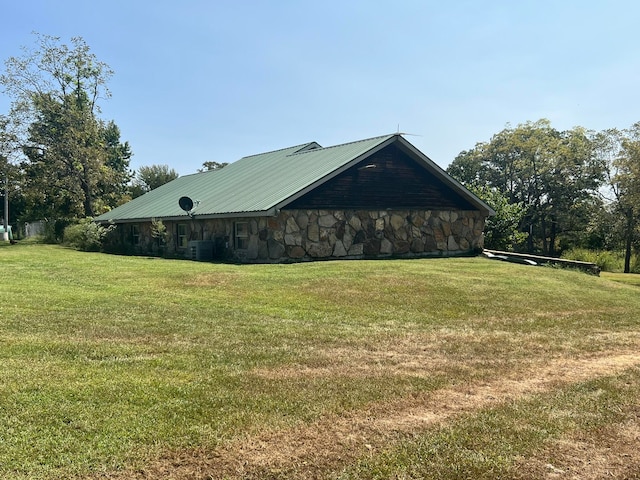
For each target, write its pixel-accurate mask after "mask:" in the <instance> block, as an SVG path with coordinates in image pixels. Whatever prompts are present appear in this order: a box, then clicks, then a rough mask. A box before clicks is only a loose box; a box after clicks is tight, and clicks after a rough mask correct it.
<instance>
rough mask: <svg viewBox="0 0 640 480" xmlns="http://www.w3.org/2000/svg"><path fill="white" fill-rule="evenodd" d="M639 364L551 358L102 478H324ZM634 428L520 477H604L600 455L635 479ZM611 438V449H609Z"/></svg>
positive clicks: (639, 458)
mask: <svg viewBox="0 0 640 480" xmlns="http://www.w3.org/2000/svg"><path fill="white" fill-rule="evenodd" d="M639 364H640V353H637V350H636V351H629V352H626V353H620V352H618V353H616V354H609V355H606V354H604V353H601V354H600V355H599V356H594V357H590V358H580V359H577V358H574V359H562V360H553V361H548V362H546V363H545V364H544V365H537V366H534V365H532V366H531V367H530V370H529V371H525V372H522V371H520V372H519V373H517V374H512V375H510V376H509V375H506V376H502V377H500V378H497V379H495V380H492V381H488V382H482V383H477V384H465V385H460V386H456V387H452V388H447V389H442V390H437V391H434V392H431V393H426V394H423V395H419V396H416V397H411V398H406V399H402V400H398V401H394V402H389V403H385V404H380V405H374V406H372V407H371V408H370V409H369V410H368V411H358V412H355V413H353V414H346V415H344V416H339V417H338V416H330V417H326V418H323V419H322V420H319V421H317V422H314V423H311V424H304V425H300V426H298V427H296V428H290V429H284V430H277V431H271V432H263V433H262V434H260V435H259V436H256V437H250V438H245V439H242V440H237V441H234V442H230V443H229V444H226V445H223V446H221V447H220V448H218V449H215V450H204V449H202V450H197V449H196V450H192V451H187V452H185V451H180V452H167V453H166V454H165V455H164V456H163V457H161V458H158V459H156V460H154V461H152V462H150V463H149V464H148V465H147V466H146V467H145V468H144V469H142V470H139V471H135V472H134V471H129V472H123V473H122V472H121V473H118V474H115V473H114V474H112V475H102V476H100V477H99V478H110V479H125V478H127V479H129V478H136V479H160V478H162V479H174V480H180V479H223V478H228V479H234V478H236V479H237V478H243V479H254V478H255V479H264V478H305V479H314V478H324V477H326V476H327V475H328V474H329V473H330V472H332V471H336V470H339V469H341V468H342V467H344V466H346V465H348V464H350V463H352V462H354V461H356V460H357V459H358V458H360V457H362V456H363V455H366V454H368V453H371V454H372V453H375V452H377V451H379V449H384V448H385V447H387V446H388V445H389V444H390V443H392V442H394V441H395V440H397V439H400V438H403V437H405V436H406V435H407V434H411V433H417V432H420V431H422V430H424V429H425V428H428V427H433V426H437V425H439V424H443V423H445V422H446V421H447V420H450V419H451V418H452V417H455V416H456V415H458V414H461V413H464V412H471V411H474V410H477V409H481V408H486V407H490V406H494V405H498V404H500V403H502V402H506V401H509V400H513V399H520V398H524V397H527V396H529V395H533V394H536V393H541V392H545V391H549V390H551V389H553V388H558V387H561V386H563V385H568V384H571V383H576V382H581V381H586V380H589V379H592V378H597V377H599V376H604V375H613V374H616V373H619V372H621V371H623V370H625V369H628V368H631V367H633V366H636V365H639ZM637 428H638V426H637V423H632V424H629V425H628V427H627V429H626V430H615V431H613V430H612V433H611V435H612V436H611V437H609V440H607V437H606V436H603V437H602V439H601V441H600V443H598V442H596V443H591V444H589V443H586V441H581V440H580V439H576V441H575V442H573V443H565V444H562V445H559V451H563V449H564V451H565V453H566V458H567V461H566V465H563V466H557V465H550V466H549V465H547V464H546V463H544V464H540V462H537V463H536V461H530V463H529V464H523V473H525V472H527V471H529V472H532V471H533V472H537V473H538V474H540V475H542V476H541V477H523V478H545V476H546V478H578V477H577V476H575V477H571V476H563V477H553V476H549V475H559V471H560V470H563V469H566V470H567V471H569V470H568V469H569V468H573V469H574V470H575V471H576V472H578V471H579V472H580V473H581V474H582V476H580V478H605V476H606V471H607V470H606V469H604V468H600V469H598V468H595V467H593V468H592V472H593V475H592V476H589V474H587V475H586V476H585V470H584V468H585V463H584V462H589V461H591V460H590V459H593V458H596V457H597V455H601V456H602V455H604V457H603V460H602V461H601V462H599V463H598V464H602V465H605V464H609V465H613V464H616V465H619V468H618V467H616V468H618V469H617V470H615V471H616V472H619V474H620V475H622V476H621V477H619V478H635V477H629V476H628V475H627V476H625V475H626V472H624V470H620V469H622V468H626V467H624V464H626V465H630V464H631V465H632V466H633V465H636V466H637V465H640V454H639V453H636V452H635V450H634V451H631V449H630V448H628V449H625V448H617V445H618V443H620V442H622V444H623V445H628V440H629V439H631V438H637ZM634 436H635V437H634ZM608 441H609V442H610V443H611V447H610V448H609V450H606V445H607V442H608ZM631 445H632V444H631ZM603 448H604V450H603ZM607 455H608V456H607ZM625 455H631V457H625ZM524 467H526V468H524ZM590 468H591V467H590ZM527 469H528V470H527ZM554 469H555V470H554ZM563 471H564V470H563ZM598 472H602V473H598ZM616 476H617V475H616Z"/></svg>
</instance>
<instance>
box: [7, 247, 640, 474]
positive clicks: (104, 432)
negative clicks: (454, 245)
mask: <svg viewBox="0 0 640 480" xmlns="http://www.w3.org/2000/svg"><path fill="white" fill-rule="evenodd" d="M0 265H2V271H3V281H2V284H1V285H0V302H1V305H2V306H1V312H0V478H3V479H5V478H6V479H34V478H35V479H54V478H56V479H58V478H76V477H77V478H122V479H124V478H342V479H355V478H381V479H382V478H385V479H386V478H407V479H408V478H416V479H417V478H444V479H447V478H450V479H453V478H487V479H489V478H491V479H493V478H540V477H543V476H544V475H545V474H550V473H554V472H553V471H552V469H557V470H562V471H564V472H573V471H579V469H580V468H585V467H584V465H583V464H582V463H579V461H581V458H582V457H585V458H587V457H588V458H594V453H593V452H600V453H602V452H601V450H602V449H603V448H604V445H609V446H610V450H611V449H612V451H613V453H611V452H610V453H611V454H614V453H615V454H618V455H629V456H628V457H624V458H625V459H626V460H625V461H624V462H622V463H624V464H625V465H631V466H632V467H633V466H635V467H636V468H640V456H639V454H638V453H636V452H635V450H632V451H630V453H629V452H628V451H627V447H628V445H629V444H637V440H638V438H640V436H636V437H634V435H636V434H638V432H639V431H640V421H639V416H640V404H639V403H638V398H639V397H640V369H639V368H638V367H639V366H640V348H639V347H640V290H638V288H637V287H638V285H640V282H637V281H636V280H637V279H636V280H627V277H621V278H618V277H615V278H613V277H612V276H610V275H603V276H602V277H593V276H589V275H585V274H582V273H578V272H574V271H568V270H561V269H552V268H538V267H535V268H534V267H526V266H520V265H514V264H508V263H503V262H492V261H489V260H485V259H482V258H461V259H424V260H389V261H346V262H340V261H332V262H317V263H306V264H292V265H245V266H239V265H218V264H208V263H196V262H189V261H180V260H165V259H154V258H143V257H119V256H110V255H104V254H92V253H80V252H75V251H71V250H67V249H63V248H61V247H57V246H45V245H26V244H18V245H14V246H9V245H4V244H0ZM628 278H629V279H631V277H628ZM634 278H635V277H634ZM621 281H622V282H626V283H621ZM603 359H617V363H616V362H614V361H613V360H612V361H611V364H609V363H606V362H604V363H603ZM596 365H599V366H598V367H597V368H596ZM556 366H558V369H556ZM560 368H562V369H563V370H562V371H563V372H564V374H563V375H556V376H553V375H554V372H556V371H559V369H560ZM544 372H546V373H544ZM543 373H544V375H543ZM550 377H553V378H552V379H551V380H549V378H550ZM536 382H537V383H536ZM509 385H510V386H511V387H509V388H507V387H508V386H509ZM467 389H471V390H473V391H476V392H477V391H481V392H485V393H486V395H485V394H483V395H484V396H479V395H477V394H476V396H475V397H474V393H473V392H468V391H467ZM487 392H488V393H487ZM463 406H464V408H463ZM407 412H413V413H412V415H409V414H408V413H407ZM416 412H419V413H416ZM425 418H430V419H431V420H424V419H425ZM367 419H374V420H375V421H374V420H371V421H370V422H369V420H367ZM420 419H422V420H420ZM367 422H369V423H367ZM620 432H623V433H624V435H622V434H621V433H620ZM625 435H627V436H625ZM629 438H631V439H632V440H629ZM634 438H635V442H634V441H633V439H634ZM292 446H297V447H296V448H295V449H294V448H293V447H292ZM303 446H306V449H305V448H303ZM579 447H580V448H579ZM289 449H291V450H292V452H291V453H287V452H288V451H289ZM293 450H295V452H293ZM258 451H259V452H261V455H257V453H259V452H258ZM322 451H325V452H332V453H331V455H329V454H328V453H327V455H324V456H323V455H322ZM243 452H245V453H244V454H243ZM246 452H253V453H252V455H247V453H246ZM580 452H582V453H581V454H580ZM602 455H604V453H602ZM616 458H617V457H616ZM616 458H609V461H610V465H615V461H617V460H616ZM585 461H586V460H585ZM611 462H613V463H611ZM581 466H582V467H581ZM589 468H592V469H595V468H596V466H594V465H591V466H590V467H589ZM612 468H613V467H612ZM624 468H627V467H625V466H624V465H621V466H619V468H618V470H612V471H613V473H614V477H615V475H618V478H634V477H632V476H630V474H629V471H631V470H629V471H626V470H624ZM572 469H574V470H572ZM593 472H596V473H597V471H596V470H593ZM593 472H592V473H593ZM207 475H208V476H207ZM593 478H595V477H593ZM636 478H637V477H636Z"/></svg>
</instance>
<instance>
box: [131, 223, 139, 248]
mask: <svg viewBox="0 0 640 480" xmlns="http://www.w3.org/2000/svg"><path fill="white" fill-rule="evenodd" d="M131 243H133V244H134V245H139V244H140V226H138V225H131Z"/></svg>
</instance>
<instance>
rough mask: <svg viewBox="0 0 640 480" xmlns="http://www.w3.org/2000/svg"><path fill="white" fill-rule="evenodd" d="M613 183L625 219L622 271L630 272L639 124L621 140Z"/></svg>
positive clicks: (638, 186)
mask: <svg viewBox="0 0 640 480" xmlns="http://www.w3.org/2000/svg"><path fill="white" fill-rule="evenodd" d="M616 166H617V173H616V176H615V177H614V181H615V182H616V183H617V185H618V189H619V190H618V191H619V200H618V202H619V210H620V211H621V212H622V214H623V216H624V219H625V228H624V244H625V257H624V271H625V273H629V272H630V271H631V250H632V247H633V244H634V242H636V241H637V239H638V226H640V122H638V123H636V124H634V125H633V126H631V128H629V129H628V130H627V131H626V135H625V138H623V140H622V155H621V156H620V157H619V158H618V160H617V164H616Z"/></svg>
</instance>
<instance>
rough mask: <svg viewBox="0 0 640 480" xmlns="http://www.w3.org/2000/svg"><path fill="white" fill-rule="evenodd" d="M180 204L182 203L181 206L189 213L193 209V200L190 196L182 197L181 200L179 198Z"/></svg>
mask: <svg viewBox="0 0 640 480" xmlns="http://www.w3.org/2000/svg"><path fill="white" fill-rule="evenodd" d="M178 205H180V208H181V209H182V210H184V211H185V212H187V213H189V212H190V211H191V210H193V200H191V199H190V198H189V197H180V200H178Z"/></svg>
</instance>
